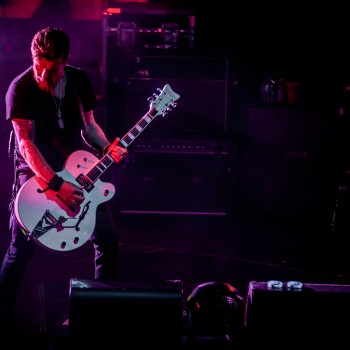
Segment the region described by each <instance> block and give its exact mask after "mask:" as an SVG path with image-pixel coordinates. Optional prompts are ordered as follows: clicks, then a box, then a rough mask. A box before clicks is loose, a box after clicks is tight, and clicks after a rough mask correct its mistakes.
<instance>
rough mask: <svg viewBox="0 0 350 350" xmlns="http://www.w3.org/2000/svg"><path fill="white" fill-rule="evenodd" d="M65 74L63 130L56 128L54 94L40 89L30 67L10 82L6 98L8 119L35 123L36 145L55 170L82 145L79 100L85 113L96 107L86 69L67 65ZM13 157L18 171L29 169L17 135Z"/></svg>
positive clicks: (59, 168) (62, 111)
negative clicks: (19, 146)
mask: <svg viewBox="0 0 350 350" xmlns="http://www.w3.org/2000/svg"><path fill="white" fill-rule="evenodd" d="M65 73H66V77H67V84H66V88H65V96H64V97H63V98H62V101H61V115H62V119H63V122H64V128H63V129H60V127H59V123H58V117H57V107H56V105H55V102H54V99H53V96H52V95H51V93H50V92H43V91H42V90H40V89H39V87H38V85H37V83H36V82H35V80H34V73H33V69H32V67H29V68H28V69H27V70H26V71H24V72H23V73H21V74H20V75H18V76H17V77H16V78H15V79H14V80H13V81H12V82H11V84H10V86H9V88H8V90H7V93H6V98H5V100H6V119H7V120H11V119H13V118H19V119H27V120H33V121H34V122H35V145H36V146H37V147H38V149H39V150H40V152H41V153H42V155H43V156H44V158H45V159H46V161H47V162H48V164H49V165H50V166H51V167H52V168H53V169H54V170H55V171H60V170H62V169H63V167H64V163H65V161H66V159H67V157H68V156H69V155H70V154H71V153H72V152H74V151H76V150H78V149H81V148H82V138H81V130H82V129H83V128H84V121H83V118H82V115H81V112H80V103H81V104H82V107H83V110H84V111H85V112H86V111H90V110H92V109H94V108H95V107H96V97H95V94H94V91H93V87H92V84H91V82H90V79H89V77H88V76H87V74H86V73H85V71H84V70H82V69H80V68H77V67H73V66H70V65H67V66H66V67H65ZM79 101H80V102H79ZM56 104H57V105H58V101H57V100H56ZM15 157H16V167H17V170H28V169H29V167H28V165H27V164H26V162H25V161H24V159H23V157H22V156H21V154H20V152H19V150H18V144H17V139H16V138H15Z"/></svg>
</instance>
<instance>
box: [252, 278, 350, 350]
mask: <svg viewBox="0 0 350 350" xmlns="http://www.w3.org/2000/svg"><path fill="white" fill-rule="evenodd" d="M272 282H273V283H272ZM270 283H272V284H270ZM279 284H282V286H281V287H276V286H278V285H279ZM298 284H300V282H297V281H289V282H281V281H268V282H256V281H251V282H250V283H249V288H248V295H247V298H246V310H245V328H246V339H247V342H246V343H247V349H249V350H250V349H252V350H253V349H257V348H264V349H265V348H269V347H274V348H276V347H277V348H281V349H298V348H299V349H327V350H329V349H341V348H342V347H343V345H344V344H347V343H348V332H349V329H350V319H349V314H350V285H342V284H340V285H339V284H312V283H304V284H302V288H301V289H295V288H294V287H293V286H296V285H298ZM289 286H291V287H289Z"/></svg>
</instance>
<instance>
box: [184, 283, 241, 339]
mask: <svg viewBox="0 0 350 350" xmlns="http://www.w3.org/2000/svg"><path fill="white" fill-rule="evenodd" d="M244 309H245V300H244V298H242V297H241V296H240V295H239V294H238V291H237V289H236V288H234V287H233V286H231V285H230V284H228V283H225V282H218V281H212V282H205V283H203V284H200V285H198V286H197V287H196V288H195V289H194V290H193V291H192V292H191V294H190V295H189V296H188V298H187V300H186V317H187V322H188V328H189V336H190V338H192V339H193V338H196V337H197V338H198V337H199V338H203V337H205V338H213V339H215V338H216V339H220V338H221V339H224V340H226V341H229V342H234V341H239V339H240V337H241V336H242V335H243V331H244Z"/></svg>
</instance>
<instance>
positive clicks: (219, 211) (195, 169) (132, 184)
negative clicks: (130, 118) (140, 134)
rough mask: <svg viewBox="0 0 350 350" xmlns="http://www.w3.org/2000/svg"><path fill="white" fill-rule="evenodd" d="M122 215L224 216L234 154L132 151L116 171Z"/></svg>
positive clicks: (230, 183) (230, 185)
mask: <svg viewBox="0 0 350 350" xmlns="http://www.w3.org/2000/svg"><path fill="white" fill-rule="evenodd" d="M114 176H115V180H114V181H113V182H114V183H116V188H117V190H116V191H117V196H116V199H115V202H116V205H117V208H118V211H119V212H120V213H121V214H187V215H215V216H217V215H219V216H224V215H226V214H227V213H228V211H229V210H230V207H231V200H232V193H231V192H232V191H233V179H232V164H231V156H230V155H227V154H224V155H221V154H187V153H181V151H179V153H152V152H147V153H141V152H135V153H129V154H128V157H127V158H126V159H125V161H124V162H123V164H122V168H117V169H116V171H115V175H114Z"/></svg>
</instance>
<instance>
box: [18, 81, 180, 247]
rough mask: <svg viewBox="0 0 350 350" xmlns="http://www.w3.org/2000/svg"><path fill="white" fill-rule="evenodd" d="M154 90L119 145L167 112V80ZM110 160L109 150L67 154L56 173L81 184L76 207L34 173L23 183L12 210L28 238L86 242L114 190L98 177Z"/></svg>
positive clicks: (53, 243)
mask: <svg viewBox="0 0 350 350" xmlns="http://www.w3.org/2000/svg"><path fill="white" fill-rule="evenodd" d="M158 92H159V94H158V95H157V94H153V97H152V98H150V99H149V101H150V109H149V111H148V112H147V113H146V114H145V115H144V116H143V117H142V118H141V119H140V120H139V121H138V122H137V124H136V125H135V126H133V127H132V128H131V129H130V130H129V131H128V132H127V133H126V134H125V135H124V137H123V138H121V139H120V140H119V144H120V146H122V147H124V148H127V147H128V146H129V145H130V144H131V143H132V142H133V141H134V140H135V139H136V137H137V136H138V135H139V134H140V133H141V132H142V131H143V130H144V129H145V128H146V127H147V126H148V125H149V124H150V123H151V122H152V121H153V120H154V118H155V117H157V116H159V115H162V116H165V115H167V114H168V112H169V111H170V110H171V107H175V106H176V104H175V103H174V102H175V101H176V100H177V99H179V98H180V95H178V94H177V93H176V92H174V91H173V90H172V89H171V87H170V86H169V84H166V85H165V86H164V88H163V89H162V90H161V89H158ZM113 163H114V160H113V158H112V156H111V154H110V152H107V154H105V155H104V156H103V157H102V158H101V159H98V158H97V157H96V156H95V155H93V154H91V153H89V152H87V151H83V150H81V151H76V152H73V153H72V154H71V155H70V156H69V157H68V158H67V160H66V163H65V166H64V169H63V170H62V171H61V172H59V173H58V175H59V176H61V177H62V178H63V179H64V180H65V181H70V182H72V183H74V184H76V185H78V186H82V187H83V188H84V196H85V200H84V202H83V203H81V205H80V206H79V207H72V206H71V205H70V203H66V202H64V201H63V199H62V198H61V197H60V196H59V192H55V191H52V190H50V189H48V187H47V183H45V182H44V181H43V180H42V179H41V178H40V177H38V176H34V177H32V178H30V179H29V180H28V181H27V182H26V183H24V184H23V186H22V187H21V188H20V190H19V191H18V193H17V196H16V199H15V205H14V211H15V215H16V218H17V220H18V222H19V224H20V225H21V227H22V229H23V231H24V233H25V234H26V235H27V236H28V238H30V239H32V240H34V241H35V242H36V243H38V244H39V245H41V246H43V247H45V248H48V249H50V250H54V251H61V252H66V251H70V250H73V249H77V248H79V247H81V246H82V245H83V244H84V243H85V242H87V241H88V240H89V238H90V237H91V235H92V234H93V231H94V229H95V225H96V210H97V207H98V206H99V205H100V204H101V203H103V202H106V201H108V200H110V199H111V198H112V197H113V196H114V194H115V187H114V185H112V184H110V183H104V182H102V181H101V180H100V176H101V175H102V174H103V173H104V172H105V171H106V170H107V169H108V168H109V167H110V166H111V165H112V164H113Z"/></svg>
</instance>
